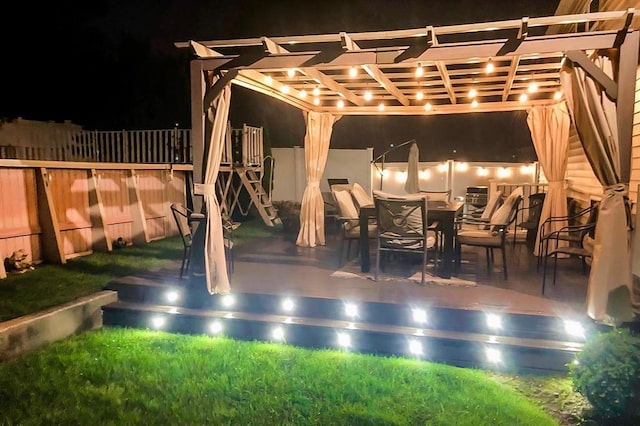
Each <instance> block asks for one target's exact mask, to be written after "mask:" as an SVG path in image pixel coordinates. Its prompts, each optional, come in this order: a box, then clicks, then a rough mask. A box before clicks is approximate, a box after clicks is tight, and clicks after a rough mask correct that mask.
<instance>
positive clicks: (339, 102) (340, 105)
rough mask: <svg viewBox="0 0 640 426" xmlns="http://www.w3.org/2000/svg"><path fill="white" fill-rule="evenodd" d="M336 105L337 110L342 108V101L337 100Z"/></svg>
mask: <svg viewBox="0 0 640 426" xmlns="http://www.w3.org/2000/svg"><path fill="white" fill-rule="evenodd" d="M336 105H337V106H338V108H344V101H343V100H342V99H340V100H338V102H336Z"/></svg>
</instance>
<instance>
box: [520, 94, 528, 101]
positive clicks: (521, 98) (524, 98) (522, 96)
mask: <svg viewBox="0 0 640 426" xmlns="http://www.w3.org/2000/svg"><path fill="white" fill-rule="evenodd" d="M528 99H529V97H528V96H527V94H526V93H523V94H522V95H520V103H525V102H527V100H528Z"/></svg>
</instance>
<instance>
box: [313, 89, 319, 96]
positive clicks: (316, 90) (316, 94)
mask: <svg viewBox="0 0 640 426" xmlns="http://www.w3.org/2000/svg"><path fill="white" fill-rule="evenodd" d="M318 95H320V89H319V88H317V87H315V88H314V89H313V96H318Z"/></svg>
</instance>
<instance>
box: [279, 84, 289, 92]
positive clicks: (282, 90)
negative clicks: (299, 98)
mask: <svg viewBox="0 0 640 426" xmlns="http://www.w3.org/2000/svg"><path fill="white" fill-rule="evenodd" d="M280 91H281V92H282V93H285V94H286V93H289V86H287V85H286V84H283V85H282V86H281V87H280Z"/></svg>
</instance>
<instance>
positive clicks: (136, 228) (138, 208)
mask: <svg viewBox="0 0 640 426" xmlns="http://www.w3.org/2000/svg"><path fill="white" fill-rule="evenodd" d="M127 188H128V189H129V208H130V210H131V240H132V242H133V244H146V243H148V242H149V241H150V238H149V235H148V233H147V220H146V217H145V214H144V208H143V206H142V199H141V198H140V190H139V189H138V175H137V174H136V171H135V170H133V169H131V170H130V171H129V176H127Z"/></svg>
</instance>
